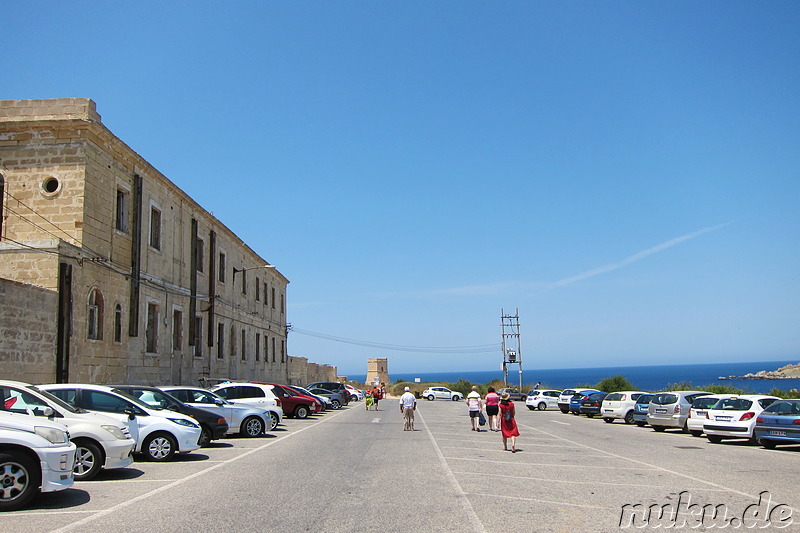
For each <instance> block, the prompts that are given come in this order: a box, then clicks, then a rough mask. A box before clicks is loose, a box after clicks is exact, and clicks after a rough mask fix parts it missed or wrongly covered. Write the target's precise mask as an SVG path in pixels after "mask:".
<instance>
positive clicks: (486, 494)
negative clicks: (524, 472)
mask: <svg viewBox="0 0 800 533" xmlns="http://www.w3.org/2000/svg"><path fill="white" fill-rule="evenodd" d="M467 494H468V495H469V496H481V497H494V498H503V499H505V500H518V501H523V502H534V503H545V504H549V505H557V506H558V507H580V508H583V509H605V510H609V511H615V510H616V508H614V507H605V506H602V505H584V504H580V503H569V502H563V501H558V502H554V501H551V500H539V499H537V498H522V497H520V496H509V495H507V494H498V493H496V492H468V493H467Z"/></svg>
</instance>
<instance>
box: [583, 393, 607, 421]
mask: <svg viewBox="0 0 800 533" xmlns="http://www.w3.org/2000/svg"><path fill="white" fill-rule="evenodd" d="M606 396H608V393H607V392H593V393H591V394H589V395H588V396H586V397H585V398H584V399H583V401H581V406H580V408H579V409H578V411H579V412H580V414H582V415H586V416H587V417H589V418H594V417H595V416H599V415H600V412H601V409H602V407H603V400H605V398H606Z"/></svg>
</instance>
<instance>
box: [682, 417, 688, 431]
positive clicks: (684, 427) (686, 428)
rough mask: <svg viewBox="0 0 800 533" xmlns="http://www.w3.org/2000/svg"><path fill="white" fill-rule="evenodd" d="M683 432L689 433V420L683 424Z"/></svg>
mask: <svg viewBox="0 0 800 533" xmlns="http://www.w3.org/2000/svg"><path fill="white" fill-rule="evenodd" d="M681 431H682V432H683V433H689V421H688V420H687V421H686V422H684V423H683V427H682V428H681Z"/></svg>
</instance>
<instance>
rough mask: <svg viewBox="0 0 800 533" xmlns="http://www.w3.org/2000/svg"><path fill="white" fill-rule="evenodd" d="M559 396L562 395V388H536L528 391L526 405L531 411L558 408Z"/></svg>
mask: <svg viewBox="0 0 800 533" xmlns="http://www.w3.org/2000/svg"><path fill="white" fill-rule="evenodd" d="M559 396H561V391H560V390H550V389H535V390H532V391H530V392H529V393H528V397H527V398H525V405H527V406H528V409H530V410H531V411H533V410H534V409H538V410H539V411H544V410H545V409H558V398H559Z"/></svg>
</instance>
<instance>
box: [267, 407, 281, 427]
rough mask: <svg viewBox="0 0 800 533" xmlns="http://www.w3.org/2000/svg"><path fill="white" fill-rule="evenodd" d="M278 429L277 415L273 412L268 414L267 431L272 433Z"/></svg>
mask: <svg viewBox="0 0 800 533" xmlns="http://www.w3.org/2000/svg"><path fill="white" fill-rule="evenodd" d="M276 427H278V414H277V413H275V412H274V411H270V412H269V428H268V429H267V431H272V430H274V429H275V428H276Z"/></svg>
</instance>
